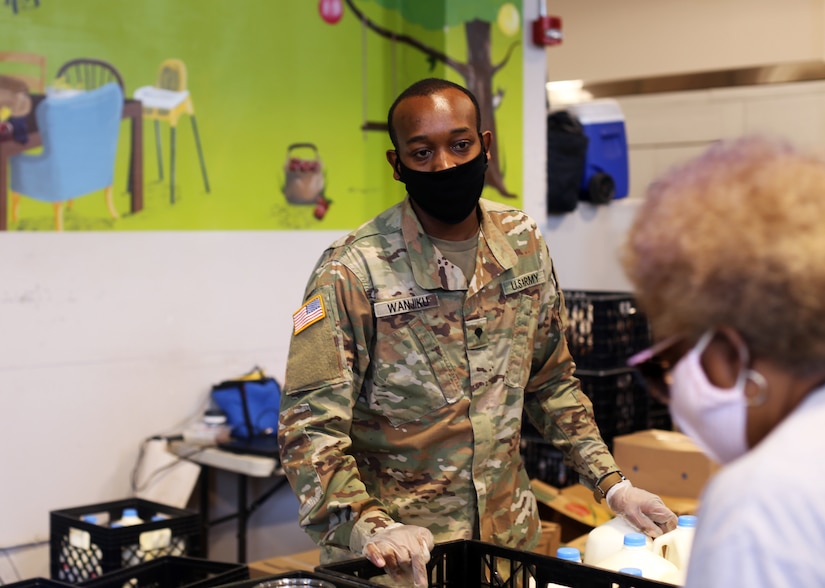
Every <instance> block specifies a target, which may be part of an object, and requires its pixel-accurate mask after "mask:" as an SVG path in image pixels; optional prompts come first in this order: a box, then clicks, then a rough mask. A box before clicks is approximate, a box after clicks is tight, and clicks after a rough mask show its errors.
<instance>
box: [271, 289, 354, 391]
mask: <svg viewBox="0 0 825 588" xmlns="http://www.w3.org/2000/svg"><path fill="white" fill-rule="evenodd" d="M314 295H320V296H321V298H322V300H323V304H324V313H323V314H324V316H323V318H321V319H320V320H317V321H316V322H313V323H312V324H310V325H309V326H307V327H305V328H303V329H301V330H299V332H298V333H297V334H295V330H296V329H295V328H293V335H292V340H291V341H290V344H289V358H288V360H287V365H286V381H285V386H284V393H285V394H289V395H292V394H295V393H297V392H302V391H305V390H313V389H315V388H320V387H321V386H325V385H329V384H335V383H338V382H341V381H343V380H344V379H345V378H346V374H347V370H346V369H345V366H344V360H343V356H344V353H343V341H342V339H341V337H342V335H341V332H340V329H338V309H337V307H336V306H335V304H334V302H335V294H334V292H333V291H332V288H327V287H324V288H321V289H319V290H318V291H316V292H315V294H314ZM314 295H313V296H314ZM308 300H311V298H309V299H308ZM301 308H302V309H303V308H304V306H302V307H301ZM293 320H300V319H295V317H294V316H293ZM297 324H300V322H299V323H297ZM293 327H294V326H293ZM298 328H300V327H298Z"/></svg>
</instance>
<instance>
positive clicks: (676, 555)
mask: <svg viewBox="0 0 825 588" xmlns="http://www.w3.org/2000/svg"><path fill="white" fill-rule="evenodd" d="M695 534H696V517H695V516H693V515H681V516H680V517H679V523H678V524H677V525H676V528H675V529H673V530H672V531H670V532H668V533H665V534H664V535H660V536H659V537H656V539H654V540H653V553H655V554H656V555H661V556H662V557H664V558H665V559H667V560H668V561H670V562H672V563H673V564H674V565H675V566H676V567H677V568H679V571H680V572H681V575H682V579H683V581H682V582H680V583H684V578H685V576H687V567H688V562H689V561H690V548H691V547H692V546H693V536H694V535H695Z"/></svg>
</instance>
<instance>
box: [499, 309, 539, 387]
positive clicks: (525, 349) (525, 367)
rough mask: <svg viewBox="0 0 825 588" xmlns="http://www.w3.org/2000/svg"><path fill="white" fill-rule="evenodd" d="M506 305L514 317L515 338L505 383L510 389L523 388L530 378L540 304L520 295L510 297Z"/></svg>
mask: <svg viewBox="0 0 825 588" xmlns="http://www.w3.org/2000/svg"><path fill="white" fill-rule="evenodd" d="M506 304H507V307H508V311H509V312H512V313H513V315H514V316H513V337H512V343H511V346H510V354H509V356H508V359H507V370H506V373H505V376H504V383H505V384H507V385H508V386H510V387H514V388H523V387H524V386H525V385H526V384H527V380H528V379H529V378H530V367H531V363H532V359H533V350H532V346H533V338H534V336H535V332H536V325H537V323H538V311H539V303H538V300H536V299H535V298H534V297H533V296H529V295H527V294H522V293H518V294H512V295H510V296H508V297H507V302H506Z"/></svg>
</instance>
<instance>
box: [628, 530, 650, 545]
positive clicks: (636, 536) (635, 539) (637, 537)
mask: <svg viewBox="0 0 825 588" xmlns="http://www.w3.org/2000/svg"><path fill="white" fill-rule="evenodd" d="M624 544H625V545H627V546H628V547H644V546H645V545H646V544H647V542H646V539H645V536H644V535H642V534H641V533H628V534H626V535H625V536H624Z"/></svg>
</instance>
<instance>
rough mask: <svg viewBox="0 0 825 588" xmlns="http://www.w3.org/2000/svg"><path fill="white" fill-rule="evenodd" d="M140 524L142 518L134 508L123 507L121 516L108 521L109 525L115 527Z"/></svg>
mask: <svg viewBox="0 0 825 588" xmlns="http://www.w3.org/2000/svg"><path fill="white" fill-rule="evenodd" d="M141 524H143V519H142V518H140V517H139V516H138V512H137V509H136V508H124V509H123V514H122V515H121V517H120V518H119V519H117V520H116V521H112V522H111V523H109V526H110V527H112V528H113V529H116V528H119V527H131V526H132V525H141Z"/></svg>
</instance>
